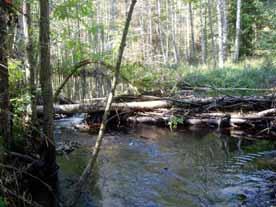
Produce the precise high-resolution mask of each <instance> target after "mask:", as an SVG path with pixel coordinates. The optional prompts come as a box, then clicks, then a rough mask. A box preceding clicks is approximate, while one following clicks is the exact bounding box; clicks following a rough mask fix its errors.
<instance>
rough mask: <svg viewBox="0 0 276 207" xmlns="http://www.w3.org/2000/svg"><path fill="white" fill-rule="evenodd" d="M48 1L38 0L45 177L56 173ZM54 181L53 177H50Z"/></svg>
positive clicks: (42, 152)
mask: <svg viewBox="0 0 276 207" xmlns="http://www.w3.org/2000/svg"><path fill="white" fill-rule="evenodd" d="M49 21H50V19H49V0H40V31H39V37H40V84H41V90H42V98H43V133H44V135H43V138H44V139H43V143H42V151H41V159H42V160H43V161H44V164H45V169H46V172H45V173H47V175H52V174H53V173H55V172H56V150H55V141H54V135H53V116H54V113H53V90H52V82H51V79H52V78H51V74H52V70H51V63H50V22H49ZM51 179H54V177H51Z"/></svg>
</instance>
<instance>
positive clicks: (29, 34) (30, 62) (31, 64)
mask: <svg viewBox="0 0 276 207" xmlns="http://www.w3.org/2000/svg"><path fill="white" fill-rule="evenodd" d="M23 8H24V9H23V12H24V15H25V18H26V29H24V30H25V38H26V39H25V41H26V54H27V58H26V65H27V67H28V68H29V72H30V75H29V78H28V82H29V85H30V94H31V110H32V115H31V122H32V126H37V112H36V84H35V77H36V71H35V57H34V48H33V42H34V41H33V35H34V34H33V29H32V14H31V4H30V2H28V1H26V0H24V2H23Z"/></svg>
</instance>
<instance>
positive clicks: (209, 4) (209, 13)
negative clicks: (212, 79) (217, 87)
mask: <svg viewBox="0 0 276 207" xmlns="http://www.w3.org/2000/svg"><path fill="white" fill-rule="evenodd" d="M212 15H213V13H212V0H208V21H209V27H210V35H211V51H212V59H213V63H214V66H215V67H216V65H217V50H216V44H215V34H214V29H213V16H212Z"/></svg>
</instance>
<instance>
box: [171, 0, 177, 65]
mask: <svg viewBox="0 0 276 207" xmlns="http://www.w3.org/2000/svg"><path fill="white" fill-rule="evenodd" d="M174 4H175V3H174V2H173V3H171V5H170V6H169V13H170V15H171V33H172V43H173V49H174V50H173V53H174V62H175V64H178V63H179V52H178V48H177V43H176V14H175V13H176V12H175V5H174Z"/></svg>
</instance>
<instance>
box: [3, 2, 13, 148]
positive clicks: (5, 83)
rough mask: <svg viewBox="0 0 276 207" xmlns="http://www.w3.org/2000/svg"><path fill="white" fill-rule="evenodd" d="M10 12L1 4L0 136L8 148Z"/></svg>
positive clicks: (10, 140)
mask: <svg viewBox="0 0 276 207" xmlns="http://www.w3.org/2000/svg"><path fill="white" fill-rule="evenodd" d="M7 22H8V14H7V12H6V10H5V9H4V8H3V7H1V6H0V136H2V137H3V138H4V142H5V145H6V147H7V148H10V147H11V144H12V135H11V113H10V99H9V70H8V56H7V55H8V54H7V53H8V34H7V29H8V25H7Z"/></svg>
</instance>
